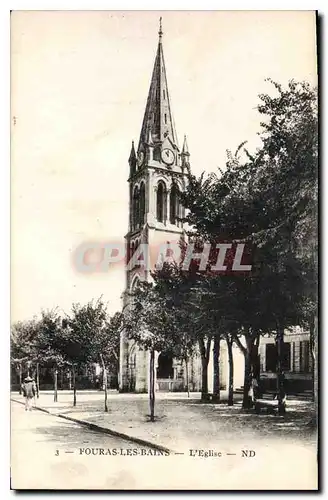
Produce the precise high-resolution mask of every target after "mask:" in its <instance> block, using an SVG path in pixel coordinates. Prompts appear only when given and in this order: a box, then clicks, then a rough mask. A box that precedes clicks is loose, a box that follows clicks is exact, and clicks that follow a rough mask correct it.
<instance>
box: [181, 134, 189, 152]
mask: <svg viewBox="0 0 328 500" xmlns="http://www.w3.org/2000/svg"><path fill="white" fill-rule="evenodd" d="M182 154H183V155H186V156H187V155H188V156H189V155H190V153H189V149H188V143H187V136H186V135H185V136H184V141H183V146H182Z"/></svg>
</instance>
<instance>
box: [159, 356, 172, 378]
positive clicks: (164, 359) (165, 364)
mask: <svg viewBox="0 0 328 500" xmlns="http://www.w3.org/2000/svg"><path fill="white" fill-rule="evenodd" d="M157 378H173V358H172V356H170V355H169V354H160V355H159V356H158V368H157Z"/></svg>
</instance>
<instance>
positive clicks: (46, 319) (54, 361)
mask: <svg viewBox="0 0 328 500" xmlns="http://www.w3.org/2000/svg"><path fill="white" fill-rule="evenodd" d="M62 332H63V328H62V320H61V318H60V316H59V314H58V312H57V310H56V309H53V310H51V311H42V313H41V320H40V322H39V329H38V335H37V337H36V341H35V356H34V360H35V362H36V363H37V371H38V368H39V364H41V365H42V366H47V367H49V368H50V369H51V371H52V374H53V379H54V401H55V402H57V401H58V369H59V368H63V367H64V366H65V365H66V359H65V356H64V354H63V352H62V343H61V341H62ZM37 385H38V384H37Z"/></svg>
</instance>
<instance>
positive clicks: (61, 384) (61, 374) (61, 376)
mask: <svg viewBox="0 0 328 500" xmlns="http://www.w3.org/2000/svg"><path fill="white" fill-rule="evenodd" d="M60 389H61V390H63V389H64V370H63V369H61V370H60Z"/></svg>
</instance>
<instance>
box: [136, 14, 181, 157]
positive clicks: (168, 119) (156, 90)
mask: <svg viewBox="0 0 328 500" xmlns="http://www.w3.org/2000/svg"><path fill="white" fill-rule="evenodd" d="M158 35H159V41H158V47H157V53H156V58H155V63H154V69H153V74H152V78H151V83H150V88H149V92H148V99H147V104H146V110H145V114H144V119H143V123H142V128H141V133H140V140H139V146H138V151H139V149H140V147H141V145H142V144H147V141H148V137H149V131H151V135H152V140H153V142H154V143H155V144H156V143H158V142H163V141H164V139H165V138H168V139H169V140H170V141H171V142H172V144H173V145H175V146H176V147H178V141H177V137H176V133H175V127H174V121H173V116H172V112H171V106H170V97H169V93H168V87H167V80H166V70H165V63H164V55H163V45H162V36H163V31H162V18H160V23H159V32H158Z"/></svg>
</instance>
